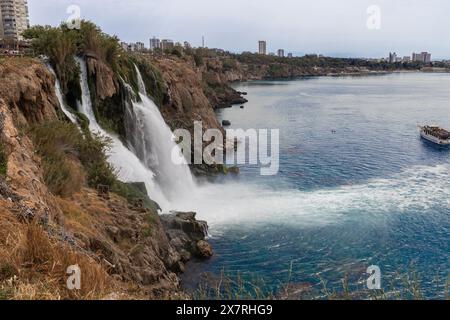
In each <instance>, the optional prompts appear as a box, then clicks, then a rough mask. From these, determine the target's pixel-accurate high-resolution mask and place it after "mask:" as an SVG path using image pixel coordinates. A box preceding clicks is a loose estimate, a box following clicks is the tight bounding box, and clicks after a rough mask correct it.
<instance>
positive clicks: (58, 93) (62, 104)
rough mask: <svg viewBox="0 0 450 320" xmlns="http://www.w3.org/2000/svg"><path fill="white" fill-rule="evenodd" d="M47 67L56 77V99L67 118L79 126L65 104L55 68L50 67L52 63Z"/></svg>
mask: <svg viewBox="0 0 450 320" xmlns="http://www.w3.org/2000/svg"><path fill="white" fill-rule="evenodd" d="M46 66H47V69H48V70H49V71H50V73H51V74H53V76H54V77H55V93H56V97H57V98H58V102H59V105H60V107H61V110H62V112H64V114H65V115H66V117H67V118H69V120H70V121H71V122H72V123H75V124H78V121H77V119H76V118H75V116H74V115H73V114H72V112H70V111H69V108H68V107H67V105H66V103H65V102H64V98H63V94H62V90H61V84H60V83H59V80H58V77H57V76H56V72H55V70H53V67H52V66H51V65H50V63H47V64H46Z"/></svg>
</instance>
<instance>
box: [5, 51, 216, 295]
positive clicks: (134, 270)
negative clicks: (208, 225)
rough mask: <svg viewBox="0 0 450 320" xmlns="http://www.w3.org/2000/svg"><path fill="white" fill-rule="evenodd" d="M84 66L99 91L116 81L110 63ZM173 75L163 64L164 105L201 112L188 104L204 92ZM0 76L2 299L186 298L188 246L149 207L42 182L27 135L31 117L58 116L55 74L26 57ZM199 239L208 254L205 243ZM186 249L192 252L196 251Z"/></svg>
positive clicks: (36, 120)
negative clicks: (78, 286)
mask: <svg viewBox="0 0 450 320" xmlns="http://www.w3.org/2000/svg"><path fill="white" fill-rule="evenodd" d="M88 63H89V69H90V70H91V72H93V74H95V76H96V77H97V78H96V79H97V80H96V88H97V92H96V95H98V98H99V99H100V100H101V99H102V97H104V98H107V97H110V96H111V95H114V94H115V91H116V90H117V87H116V83H115V80H114V79H115V78H114V77H113V76H112V74H111V73H110V69H109V68H107V67H106V66H102V65H101V63H99V62H98V61H94V60H91V61H90V62H88ZM170 76H171V72H170V71H169V72H168V75H167V78H166V79H167V81H168V82H169V83H171V84H173V88H174V93H173V95H172V97H173V101H174V102H173V105H172V108H173V109H174V110H168V111H167V112H168V113H169V114H170V112H173V114H176V113H177V112H176V111H180V112H186V113H188V114H190V115H192V116H195V115H196V114H197V113H198V114H197V115H198V116H201V115H200V109H196V107H195V105H197V103H199V104H200V105H201V104H202V103H205V105H206V104H207V102H204V100H205V99H206V98H205V97H204V96H203V97H201V96H200V97H195V98H194V97H193V96H194V95H195V93H196V92H195V90H194V89H193V88H191V90H192V91H190V89H189V88H183V87H182V86H181V85H179V84H178V83H177V82H176V80H175V79H173V78H171V77H170ZM186 77H193V78H195V75H192V74H189V73H187V75H186ZM0 81H1V83H2V86H1V87H0V120H1V121H0V129H1V132H0V146H1V149H0V151H1V152H2V154H3V156H2V157H0V158H2V159H4V160H5V163H4V164H2V165H4V166H5V167H6V168H7V170H6V174H5V175H1V174H0V296H1V297H5V298H18V299H21V298H25V299H30V298H31V299H32V298H49V299H59V298H105V297H106V298H180V297H186V296H185V294H184V293H183V292H182V290H181V287H180V281H179V278H178V275H177V274H178V273H179V272H181V271H183V270H184V263H186V262H187V260H188V259H186V250H187V252H189V250H191V249H189V248H188V247H183V248H182V250H183V251H181V247H176V246H174V243H179V242H180V241H181V240H180V241H178V240H177V239H176V238H174V237H173V232H172V233H169V231H168V230H166V229H164V227H163V224H162V222H161V219H160V217H159V215H158V214H157V212H156V211H155V210H154V209H146V208H145V207H143V206H141V205H139V204H130V203H129V202H128V201H127V200H125V199H124V198H122V197H120V196H118V195H115V194H113V193H110V194H109V195H105V194H103V193H99V192H97V191H94V190H92V189H89V188H87V187H84V188H82V190H81V191H80V192H78V193H75V194H73V195H71V196H69V197H66V198H62V197H59V196H55V195H53V194H52V193H51V192H50V191H49V189H48V188H47V186H46V184H45V181H44V173H43V168H42V159H41V158H40V157H39V156H38V155H37V153H36V148H35V145H34V144H33V140H32V139H30V137H29V136H28V131H29V129H30V128H31V127H32V126H34V125H36V124H40V123H45V122H48V121H63V120H58V115H59V114H60V110H59V104H58V100H57V98H56V96H55V88H54V78H53V76H52V75H51V74H50V73H49V72H48V71H47V70H46V68H45V66H44V65H43V64H42V63H40V62H39V61H36V60H29V59H9V60H5V61H0ZM172 81H173V82H172ZM194 87H195V86H194ZM190 99H192V100H193V101H192V105H191V107H192V108H191V109H189V102H187V101H189V100H190ZM178 108H180V109H178ZM204 111H205V112H206V110H204ZM211 112H212V111H211ZM203 116H204V115H203ZM208 117H209V116H208V114H207V113H206V116H205V120H206V121H210V122H207V123H208V125H211V126H213V125H217V123H215V122H214V121H213V119H212V118H211V119H209V118H208ZM189 224H191V228H195V226H196V224H197V222H196V221H195V219H190V220H189V221H186V222H185V226H189ZM180 232H181V231H180ZM168 234H169V235H171V238H170V239H169V238H168ZM205 235H206V234H205V233H203V237H202V238H204V237H205ZM178 236H179V237H180V238H182V239H183V241H185V240H186V239H188V240H187V241H194V240H195V241H196V242H198V240H199V239H197V238H195V239H193V240H190V239H191V235H190V234H184V233H182V232H181V233H180V234H178ZM197 236H198V234H196V237H197ZM199 245H200V247H201V248H203V249H202V250H203V252H206V251H207V247H205V244H204V243H200V244H199ZM192 250H193V251H192V252H193V254H194V252H197V251H195V250H198V248H197V247H193V248H192ZM74 264H78V265H79V266H80V268H81V269H82V270H81V271H82V290H81V291H69V290H68V289H67V288H66V284H65V283H66V282H65V279H66V277H67V275H66V274H65V270H66V268H67V267H68V266H69V265H74ZM52 266H53V267H52ZM48 283H54V285H53V286H50V287H49V286H48V285H46V284H48Z"/></svg>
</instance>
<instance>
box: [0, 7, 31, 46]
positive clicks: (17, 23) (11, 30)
mask: <svg viewBox="0 0 450 320" xmlns="http://www.w3.org/2000/svg"><path fill="white" fill-rule="evenodd" d="M29 25H30V23H29V21H28V3H27V0H0V39H13V40H23V37H22V33H23V32H24V31H25V30H26V29H28V27H29Z"/></svg>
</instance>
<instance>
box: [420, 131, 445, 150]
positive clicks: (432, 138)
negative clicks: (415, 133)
mask: <svg viewBox="0 0 450 320" xmlns="http://www.w3.org/2000/svg"><path fill="white" fill-rule="evenodd" d="M420 136H421V137H422V139H425V140H427V141H429V142H432V143H434V144H436V145H439V146H444V147H445V146H450V140H442V139H439V138H437V137H435V136H431V135H428V134H426V133H425V132H423V131H421V132H420Z"/></svg>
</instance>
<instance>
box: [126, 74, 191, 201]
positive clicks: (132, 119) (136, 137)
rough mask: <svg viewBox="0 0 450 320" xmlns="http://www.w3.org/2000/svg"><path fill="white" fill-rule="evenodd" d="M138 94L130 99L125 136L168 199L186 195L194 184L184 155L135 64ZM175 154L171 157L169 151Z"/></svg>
mask: <svg viewBox="0 0 450 320" xmlns="http://www.w3.org/2000/svg"><path fill="white" fill-rule="evenodd" d="M135 68H136V74H137V78H138V86H139V96H140V98H141V101H133V102H132V105H133V109H132V110H130V111H129V112H128V113H127V114H128V115H129V119H128V121H127V123H128V126H127V127H128V128H127V129H128V132H127V134H128V136H129V141H130V144H131V145H132V146H133V148H134V150H135V152H136V155H137V156H138V157H139V159H140V160H141V161H142V162H143V163H144V164H145V165H146V166H147V167H148V168H150V169H152V171H153V172H154V173H155V175H156V181H157V182H158V185H159V186H160V188H161V189H162V191H163V192H164V194H165V195H166V196H167V198H168V199H169V200H170V201H171V202H172V203H177V202H179V201H183V200H185V199H186V198H188V197H190V195H191V194H192V192H193V191H194V190H195V187H196V184H195V182H194V178H193V176H192V174H191V171H190V169H189V166H188V165H187V162H186V159H184V157H183V155H182V154H181V151H180V149H179V147H178V145H177V144H176V143H175V142H174V136H173V133H172V131H171V130H170V128H169V127H168V125H167V124H166V123H165V121H164V119H163V117H162V115H161V112H160V111H159V109H158V107H157V106H156V104H155V103H154V102H153V101H152V100H151V99H150V98H149V97H148V96H147V93H146V88H145V84H144V81H143V80H142V75H141V73H140V71H139V69H138V68H137V66H135ZM173 151H175V152H174V155H175V156H176V157H177V158H176V159H175V160H176V161H175V162H174V161H173V160H172V153H173Z"/></svg>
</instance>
